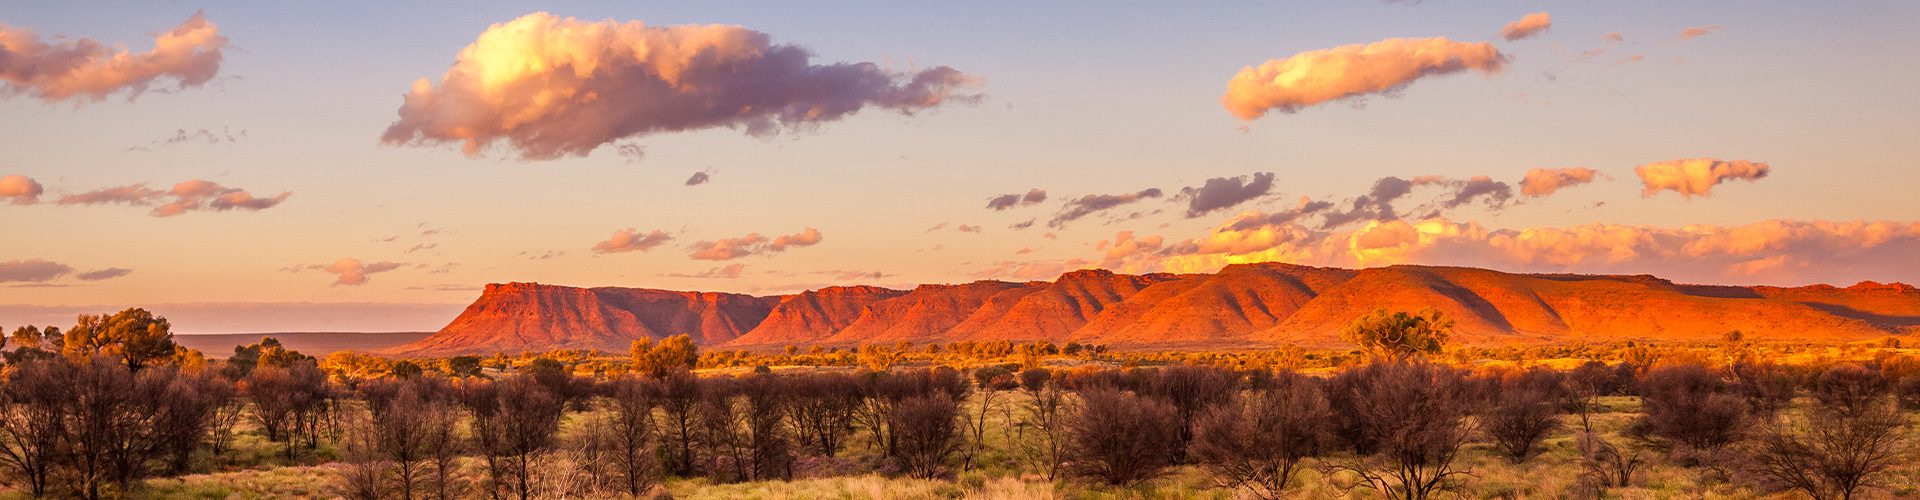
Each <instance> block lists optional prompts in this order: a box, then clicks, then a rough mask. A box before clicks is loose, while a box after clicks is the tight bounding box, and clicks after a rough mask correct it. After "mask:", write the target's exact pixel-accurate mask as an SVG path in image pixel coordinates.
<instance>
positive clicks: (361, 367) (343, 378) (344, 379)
mask: <svg viewBox="0 0 1920 500" xmlns="http://www.w3.org/2000/svg"><path fill="white" fill-rule="evenodd" d="M268 339H271V337H268ZM268 339H262V342H265V341H266V340H268ZM263 347H265V348H268V349H272V348H278V347H279V342H278V341H275V342H274V344H273V345H272V346H263ZM235 349H241V348H239V347H236V348H235ZM282 350H284V349H282ZM255 352H256V353H257V352H259V351H255ZM256 363H258V360H256ZM320 370H321V371H324V372H327V375H328V376H330V377H332V378H333V380H334V382H336V383H339V384H341V385H345V386H346V387H347V388H349V389H352V388H354V387H356V386H358V385H359V384H360V382H361V381H364V380H368V379H373V378H379V377H383V376H386V375H389V374H392V373H393V363H392V362H390V361H387V358H382V357H379V356H373V355H368V354H361V353H358V352H354V351H334V352H332V353H328V354H327V357H326V358H323V359H321V360H320Z"/></svg>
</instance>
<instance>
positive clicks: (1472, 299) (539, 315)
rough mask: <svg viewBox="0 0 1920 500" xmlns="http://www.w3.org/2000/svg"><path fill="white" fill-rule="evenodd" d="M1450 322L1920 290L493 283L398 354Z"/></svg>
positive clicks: (1550, 324)
mask: <svg viewBox="0 0 1920 500" xmlns="http://www.w3.org/2000/svg"><path fill="white" fill-rule="evenodd" d="M1426 308H1435V309H1439V310H1440V311H1442V312H1443V313H1445V315H1446V316H1447V317H1449V318H1452V319H1453V320H1454V321H1455V323H1456V324H1455V327H1454V332H1453V342H1455V343H1460V344H1468V345H1500V344H1544V343H1559V342H1583V341H1608V340H1629V339H1645V340H1671V341H1691V340H1711V339H1718V338H1721V337H1722V336H1724V335H1725V334H1726V333H1727V332H1730V331H1735V330H1738V331H1741V332H1742V333H1743V334H1745V335H1746V336H1747V338H1751V339H1766V340H1808V341H1855V340H1865V339H1873V338H1879V337H1885V336H1888V335H1902V334H1908V333H1916V332H1920V291H1917V290H1916V289H1915V288H1914V287H1912V286H1909V285H1906V284H1901V283H1892V284H1880V283H1874V282H1862V283H1859V284H1856V285H1853V286H1849V287H1845V288H1841V287H1835V286H1830V285H1812V286H1803V287H1790V288H1789V287H1770V286H1721V285H1688V284H1677V283H1673V282H1671V281H1668V280H1665V279H1661V278H1657V277H1653V276H1647V275H1632V276H1623V275H1576V274H1516V273H1506V272H1500V271H1493V270H1487V269H1477V268H1463V267H1434V266H1413V265H1399V266H1389V267H1379V268H1368V269H1359V270H1353V269H1339V268H1325V267H1310V266H1300V265H1291V264H1282V263H1258V264H1236V265H1231V266H1227V267H1226V268H1224V269H1221V270H1220V271H1219V272H1216V273H1211V274H1165V273H1157V274H1139V275H1133V274H1119V273H1114V272H1110V271H1105V270H1098V269H1090V270H1081V271H1074V272H1070V273H1066V274H1064V275H1061V276H1060V277H1059V278H1058V279H1055V280H1053V281H1031V282H1023V283H1022V282H1008V281H993V280H984V281H975V282H971V283H964V284H929V285H920V286H918V287H915V288H913V289H910V290H895V289H889V288H880V287H873V286H834V287H826V288H821V289H817V290H809V291H806V292H802V293H797V294H792V295H773V296H754V295H745V294H735V293H717V292H690V291H668V290H654V289H644V288H616V287H600V288H577V287H567V286H556V285H543V284H537V283H505V284H491V285H487V287H486V289H485V291H483V292H482V293H481V294H480V297H479V298H478V299H477V300H475V301H474V302H473V304H472V305H469V306H468V307H467V309H466V311H464V312H462V313H461V314H460V315H459V317H457V318H454V320H453V321H452V323H449V324H448V325H447V326H446V327H445V328H442V329H441V330H440V331H439V332H437V333H434V334H433V335H430V336H428V337H427V338H424V339H421V340H419V341H416V342H412V343H408V344H404V345H401V346H396V347H392V348H388V349H386V350H385V351H384V352H385V353H388V354H393V355H400V356H446V355H453V354H472V353H494V352H523V351H541V350H551V349H599V350H604V351H616V352H621V351H625V350H626V348H627V347H628V345H629V344H630V343H631V342H632V341H633V340H635V339H641V338H654V339H658V338H663V337H667V336H671V335H676V334H688V335H691V336H692V337H693V339H694V341H695V342H697V343H699V344H701V345H703V346H706V347H707V348H709V349H747V350H777V349H780V348H782V347H784V346H788V345H794V346H811V345H827V346H855V345H862V344H870V343H889V344H890V343H893V342H896V341H910V342H914V343H916V344H919V345H925V344H927V343H947V342H956V341H991V340H1016V341H1028V340H1048V341H1052V342H1054V343H1065V342H1081V343H1096V344H1104V345H1108V346H1110V347H1115V348H1137V349H1153V348H1257V347H1265V346H1278V345H1284V344H1293V345H1300V346H1306V347H1329V346H1337V345H1339V344H1340V343H1341V341H1340V340H1339V332H1340V329H1341V328H1342V327H1344V326H1345V325H1346V324H1347V323H1348V322H1350V321H1352V320H1353V319H1354V318H1356V317H1359V316H1362V315H1364V314H1366V313H1368V312H1371V311H1373V310H1376V309H1387V310H1404V311H1415V310H1420V309H1426Z"/></svg>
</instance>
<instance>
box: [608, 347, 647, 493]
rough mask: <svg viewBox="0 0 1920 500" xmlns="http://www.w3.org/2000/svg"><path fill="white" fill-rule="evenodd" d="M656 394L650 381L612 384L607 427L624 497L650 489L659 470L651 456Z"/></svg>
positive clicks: (623, 380) (632, 379) (625, 380)
mask: <svg viewBox="0 0 1920 500" xmlns="http://www.w3.org/2000/svg"><path fill="white" fill-rule="evenodd" d="M657 390H658V389H657V388H656V386H655V385H654V383H653V382H652V381H650V380H647V379H643V378H639V377H622V378H620V379H619V380H616V381H614V382H613V386H612V387H611V390H610V394H609V396H610V399H612V400H613V421H612V422H611V426H610V427H611V431H612V433H613V444H614V448H615V452H614V456H613V459H614V463H615V464H616V465H617V466H618V467H619V472H620V479H621V480H622V481H623V482H624V483H625V484H626V489H627V494H629V495H633V496H636V497H637V496H640V493H641V492H644V491H646V489H647V488H649V487H651V486H652V485H653V481H654V476H655V474H657V473H658V469H659V461H658V459H657V458H655V456H654V434H655V431H654V422H653V408H654V399H655V391H657Z"/></svg>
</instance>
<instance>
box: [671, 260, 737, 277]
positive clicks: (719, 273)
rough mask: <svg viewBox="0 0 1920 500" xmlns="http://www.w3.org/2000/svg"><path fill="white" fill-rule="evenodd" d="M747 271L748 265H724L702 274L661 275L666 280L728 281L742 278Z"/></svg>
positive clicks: (701, 272)
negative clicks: (711, 279) (708, 279)
mask: <svg viewBox="0 0 1920 500" xmlns="http://www.w3.org/2000/svg"><path fill="white" fill-rule="evenodd" d="M746 269H747V265H746V264H727V265H724V266H720V267H716V268H713V269H708V270H705V271H700V272H697V273H661V274H660V276H662V277H666V278H726V279H733V278H738V277H740V273H741V272H743V271H746Z"/></svg>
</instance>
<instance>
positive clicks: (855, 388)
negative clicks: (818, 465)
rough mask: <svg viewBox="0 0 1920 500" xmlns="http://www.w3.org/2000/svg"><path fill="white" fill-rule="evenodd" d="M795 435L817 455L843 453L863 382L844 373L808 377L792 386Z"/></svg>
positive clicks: (859, 400)
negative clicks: (841, 451) (841, 449)
mask: <svg viewBox="0 0 1920 500" xmlns="http://www.w3.org/2000/svg"><path fill="white" fill-rule="evenodd" d="M792 391H793V396H794V398H793V401H792V405H793V408H792V415H791V417H790V418H792V419H793V424H794V425H793V428H794V436H795V437H796V438H798V439H799V440H800V442H801V443H802V444H803V445H805V446H806V447H807V448H810V449H811V450H812V452H813V453H815V454H818V455H820V456H825V457H832V456H834V455H835V454H837V453H839V451H840V448H841V446H842V445H843V442H844V441H845V440H846V436H847V433H848V431H849V430H851V429H852V427H853V422H854V418H855V414H856V412H858V411H859V409H860V405H861V396H860V386H859V382H858V381H856V380H855V379H854V378H853V377H851V376H848V375H841V374H820V375H804V376H799V377H795V378H794V380H793V383H792Z"/></svg>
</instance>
